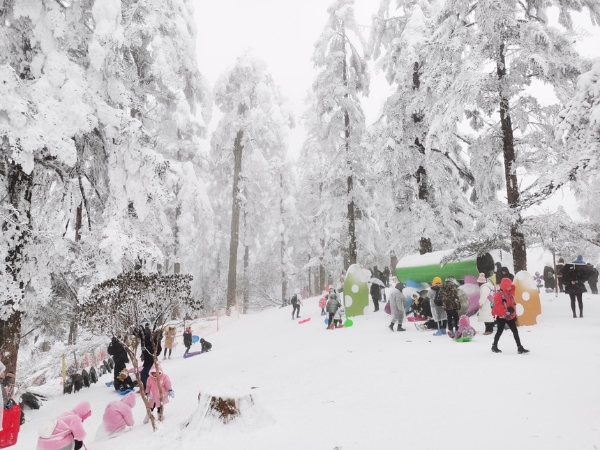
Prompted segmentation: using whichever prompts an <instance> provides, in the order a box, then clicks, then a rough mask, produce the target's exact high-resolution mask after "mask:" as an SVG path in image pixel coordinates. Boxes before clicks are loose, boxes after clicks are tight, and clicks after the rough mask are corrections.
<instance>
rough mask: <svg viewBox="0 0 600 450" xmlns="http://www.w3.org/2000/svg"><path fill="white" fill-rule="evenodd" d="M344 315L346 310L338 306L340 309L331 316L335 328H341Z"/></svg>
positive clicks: (342, 306)
mask: <svg viewBox="0 0 600 450" xmlns="http://www.w3.org/2000/svg"><path fill="white" fill-rule="evenodd" d="M344 314H346V310H345V309H344V305H340V307H339V308H338V309H337V311H336V312H335V315H334V316H333V325H334V327H335V328H338V327H341V326H342V317H343V316H344Z"/></svg>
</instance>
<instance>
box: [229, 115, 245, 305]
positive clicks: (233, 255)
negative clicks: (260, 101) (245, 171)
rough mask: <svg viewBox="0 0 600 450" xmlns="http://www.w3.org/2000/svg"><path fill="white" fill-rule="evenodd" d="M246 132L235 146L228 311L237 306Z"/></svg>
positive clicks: (238, 133) (238, 138)
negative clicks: (241, 187) (241, 183)
mask: <svg viewBox="0 0 600 450" xmlns="http://www.w3.org/2000/svg"><path fill="white" fill-rule="evenodd" d="M240 114H243V108H242V107H241V106H240ZM243 138H244V132H243V131H242V130H239V131H238V132H237V135H236V137H235V142H234V145H233V156H234V161H235V162H234V166H233V189H232V193H231V197H232V202H231V203H232V204H231V236H230V239H229V272H228V274H227V310H230V309H231V308H233V307H234V306H235V305H236V304H237V298H236V290H237V256H238V246H239V241H240V209H241V204H240V184H239V183H240V173H241V172H242V152H243V150H244V146H243V145H242V139H243Z"/></svg>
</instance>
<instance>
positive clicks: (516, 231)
mask: <svg viewBox="0 0 600 450" xmlns="http://www.w3.org/2000/svg"><path fill="white" fill-rule="evenodd" d="M584 4H589V5H591V6H592V7H593V8H595V11H596V12H595V13H594V14H597V12H598V8H597V5H596V6H594V5H595V2H570V1H562V0H555V1H543V2H541V1H527V2H520V1H517V0H507V1H502V2H499V1H496V0H484V1H470V0H449V1H447V2H445V4H444V6H443V8H442V10H441V11H440V13H439V14H438V16H437V23H436V29H435V33H434V34H433V36H432V38H431V39H430V41H429V44H428V52H429V55H430V57H429V59H428V64H430V65H431V69H432V70H431V71H427V72H426V75H425V76H426V77H427V78H428V79H427V80H424V81H425V83H426V84H427V85H428V86H429V88H430V89H431V95H432V97H433V100H434V101H435V104H434V106H433V107H432V108H431V119H430V120H431V122H430V125H429V129H428V134H427V138H426V142H427V143H426V146H428V147H431V148H436V147H438V146H443V144H444V143H445V142H448V140H449V139H453V137H454V136H455V135H456V134H457V133H459V130H460V127H459V124H460V125H462V124H464V123H465V122H466V121H468V123H469V125H470V126H471V128H472V129H473V130H474V131H475V132H476V133H477V136H478V140H477V142H476V143H475V144H476V150H477V155H474V154H473V153H472V159H473V161H475V162H476V164H477V165H478V174H479V175H484V174H485V170H481V169H482V168H483V167H486V166H488V167H489V166H490V165H491V166H494V163H496V162H497V161H498V159H501V160H502V164H503V169H504V183H505V186H506V200H507V205H508V208H505V209H504V210H503V212H502V214H501V216H502V218H503V220H504V223H507V226H508V228H509V233H508V234H509V235H510V241H511V247H512V253H513V259H514V264H515V270H517V271H518V270H524V269H526V268H527V257H526V241H525V236H524V233H523V230H522V227H523V215H522V213H523V210H524V209H526V208H528V207H530V206H531V205H534V204H536V203H538V202H540V201H542V200H543V199H545V198H547V197H548V196H549V195H551V194H552V193H553V192H554V191H555V188H556V185H555V184H553V183H552V182H550V183H548V182H547V178H546V177H541V178H539V179H537V180H536V181H534V182H533V183H531V184H530V185H529V186H527V187H525V188H522V186H521V181H522V180H521V179H520V177H521V176H522V175H523V174H524V173H527V174H529V175H537V176H539V175H541V174H540V172H541V171H543V170H554V169H553V163H554V162H556V161H557V155H558V154H560V151H561V148H560V145H557V144H556V141H554V139H553V132H554V126H555V124H556V118H557V114H558V110H559V107H558V106H557V105H549V106H544V105H542V104H540V102H539V101H538V99H537V98H536V96H535V95H534V94H533V93H532V92H531V90H530V88H531V86H532V83H534V82H536V81H537V82H542V83H544V84H546V85H547V86H549V87H550V88H553V90H554V93H555V94H556V96H557V98H558V101H559V102H560V103H565V102H566V101H567V100H568V98H569V97H570V95H571V94H572V92H573V83H574V80H575V78H576V76H577V75H578V73H579V72H580V70H581V69H582V67H583V66H582V61H581V58H580V57H579V56H578V54H577V52H576V51H575V50H574V48H573V41H574V39H573V38H572V36H571V34H570V30H571V29H572V19H571V13H572V11H574V10H579V9H581V8H582V7H583V5H584ZM552 6H556V7H558V8H559V22H560V26H554V25H552V24H551V23H550V22H549V19H548V16H547V14H546V11H547V10H548V8H550V7H552ZM595 17H597V15H596V16H595ZM467 144H469V145H471V143H470V142H467ZM480 166H481V167H480ZM488 173H492V174H494V173H495V171H494V170H491V171H489V172H488ZM486 184H487V185H488V186H491V187H492V189H493V187H494V186H495V185H496V181H495V180H492V181H491V182H486V181H479V186H480V189H483V186H484V185H486ZM478 194H479V192H478ZM481 194H483V192H481ZM494 206H495V205H494ZM489 212H490V210H489V209H487V210H485V211H484V214H483V216H484V218H485V215H486V214H488V213H489Z"/></svg>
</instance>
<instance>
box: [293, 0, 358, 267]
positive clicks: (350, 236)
mask: <svg viewBox="0 0 600 450" xmlns="http://www.w3.org/2000/svg"><path fill="white" fill-rule="evenodd" d="M327 12H328V14H329V19H328V20H327V23H326V25H325V28H324V30H323V32H322V33H321V35H320V36H319V38H318V40H317V42H316V43H315V50H314V53H313V57H312V60H313V63H314V66H315V68H316V69H317V70H318V71H319V72H318V74H317V76H316V78H315V81H314V83H313V89H312V90H313V94H314V99H315V103H314V107H313V110H312V111H310V112H309V113H308V114H309V115H310V118H309V119H307V126H308V133H309V138H308V141H307V144H306V145H305V151H306V152H308V153H307V155H306V156H305V160H311V159H313V164H311V166H312V167H316V166H318V165H321V164H322V165H321V167H322V169H321V170H319V171H318V173H319V174H320V176H317V180H315V181H316V182H315V183H313V182H312V181H311V180H310V179H309V178H307V179H306V182H307V183H309V184H311V187H312V189H313V191H314V192H317V195H316V198H318V199H319V201H320V203H319V204H318V205H314V206H313V209H314V207H318V208H319V209H320V210H321V212H324V213H326V214H324V215H322V220H321V223H320V224H319V225H318V226H319V228H321V230H320V231H318V232H321V233H323V232H325V233H331V235H333V236H335V238H334V239H335V240H336V241H337V244H336V245H335V248H330V249H327V250H325V245H326V243H325V241H326V240H328V239H327V237H326V236H325V235H323V234H321V236H320V237H319V239H320V241H321V242H320V245H321V248H322V250H321V251H319V254H321V253H322V252H323V251H327V252H330V253H331V254H336V253H337V254H338V255H339V256H340V257H341V258H342V261H339V262H340V263H342V264H343V265H344V267H348V265H350V264H355V263H356V262H357V255H358V250H359V240H360V239H359V237H358V236H357V235H358V234H359V232H358V230H357V222H358V221H359V217H362V220H363V221H364V222H366V223H368V216H369V215H370V211H369V208H368V201H369V200H368V195H367V194H366V192H365V184H364V182H363V181H364V180H362V179H361V176H362V174H364V173H366V170H367V163H366V158H365V156H364V154H363V151H362V149H361V148H360V142H361V139H362V136H363V132H364V129H365V118H364V113H363V110H362V107H361V104H360V95H367V94H368V92H369V76H368V73H367V64H366V61H365V59H364V56H363V50H362V48H364V42H363V38H362V35H361V33H360V30H359V27H358V24H357V23H356V19H355V17H354V1H353V0H336V1H334V2H333V3H332V4H331V6H329V8H328V9H327ZM317 161H318V163H317ZM305 186H306V184H305ZM309 215H311V216H314V215H315V214H309ZM324 221H325V222H326V223H325V222H324ZM324 227H325V228H324ZM320 257H322V255H321V256H320ZM340 265H341V264H340Z"/></svg>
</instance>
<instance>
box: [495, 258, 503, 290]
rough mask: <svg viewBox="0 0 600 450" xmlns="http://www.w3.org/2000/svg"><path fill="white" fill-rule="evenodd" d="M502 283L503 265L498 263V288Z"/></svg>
mask: <svg viewBox="0 0 600 450" xmlns="http://www.w3.org/2000/svg"><path fill="white" fill-rule="evenodd" d="M500 281H502V264H500V263H499V262H497V263H496V286H500Z"/></svg>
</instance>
